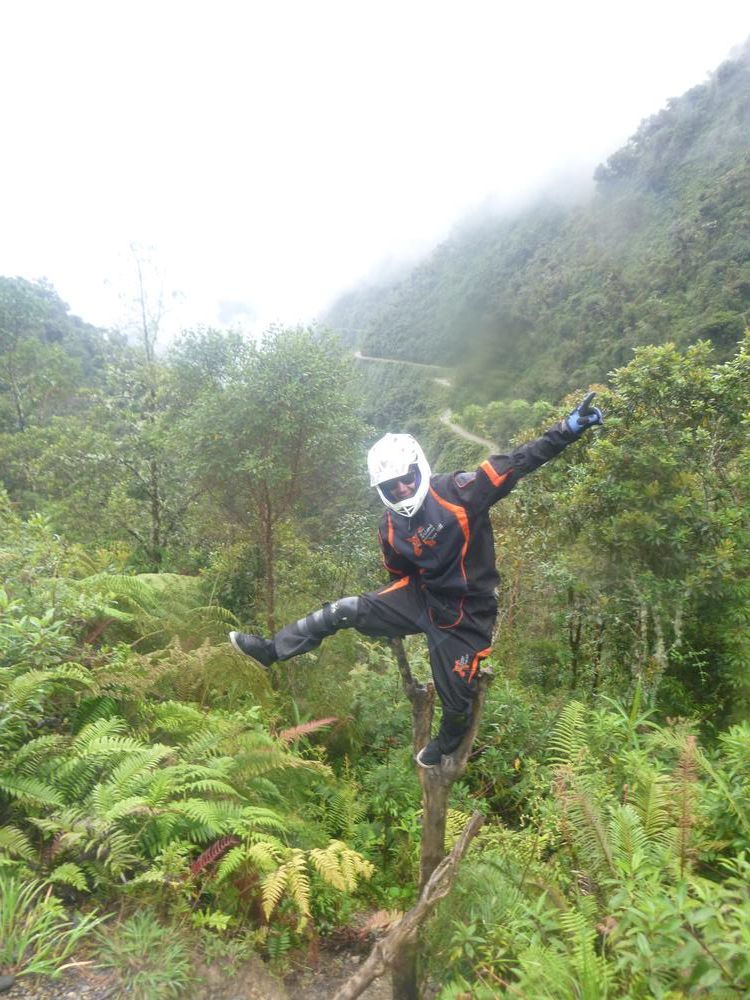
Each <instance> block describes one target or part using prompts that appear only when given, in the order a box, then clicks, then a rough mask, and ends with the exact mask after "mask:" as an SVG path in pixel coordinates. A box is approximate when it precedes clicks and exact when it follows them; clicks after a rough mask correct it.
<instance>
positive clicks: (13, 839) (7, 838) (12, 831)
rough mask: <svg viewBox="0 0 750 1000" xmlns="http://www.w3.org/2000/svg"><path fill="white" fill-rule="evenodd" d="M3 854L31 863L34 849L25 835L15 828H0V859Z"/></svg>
mask: <svg viewBox="0 0 750 1000" xmlns="http://www.w3.org/2000/svg"><path fill="white" fill-rule="evenodd" d="M4 854H5V855H9V856H10V857H12V858H23V860H24V861H31V859H32V858H33V857H34V848H33V847H32V846H31V841H30V840H29V838H28V837H27V836H26V834H25V833H23V831H21V830H19V829H18V828H17V827H15V826H0V857H2V856H3V855H4Z"/></svg>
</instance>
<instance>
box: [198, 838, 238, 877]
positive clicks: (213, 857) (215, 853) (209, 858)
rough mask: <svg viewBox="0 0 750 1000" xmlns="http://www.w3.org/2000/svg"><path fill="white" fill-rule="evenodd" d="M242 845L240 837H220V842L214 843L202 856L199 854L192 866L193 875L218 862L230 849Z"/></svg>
mask: <svg viewBox="0 0 750 1000" xmlns="http://www.w3.org/2000/svg"><path fill="white" fill-rule="evenodd" d="M239 843H240V838H239V837H234V836H228V837H219V839H218V840H216V841H214V843H213V844H211V846H210V847H207V848H206V849H205V851H203V853H202V854H199V855H198V857H197V858H196V859H195V861H194V862H193V863H192V865H191V866H190V871H191V872H192V874H193V875H197V874H198V873H199V872H201V871H203V869H204V868H205V867H206V866H207V865H210V864H213V862H214V861H218V860H219V858H220V857H221V856H222V854H224V852H225V851H228V850H229V848H230V847H236V846H237V844H239Z"/></svg>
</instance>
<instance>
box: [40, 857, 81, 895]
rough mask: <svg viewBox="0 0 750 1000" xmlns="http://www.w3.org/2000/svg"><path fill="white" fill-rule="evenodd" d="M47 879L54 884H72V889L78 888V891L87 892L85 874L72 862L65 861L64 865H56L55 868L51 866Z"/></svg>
mask: <svg viewBox="0 0 750 1000" xmlns="http://www.w3.org/2000/svg"><path fill="white" fill-rule="evenodd" d="M47 881H48V882H51V883H53V884H54V885H72V886H73V888H74V889H78V890H79V891H80V892H87V891H88V887H89V886H88V882H87V881H86V876H85V874H84V873H83V871H82V870H81V868H79V866H78V865H75V864H73V863H72V862H67V863H66V864H64V865H58V867H57V868H53V870H52V871H51V872H50V873H49V875H48V876H47Z"/></svg>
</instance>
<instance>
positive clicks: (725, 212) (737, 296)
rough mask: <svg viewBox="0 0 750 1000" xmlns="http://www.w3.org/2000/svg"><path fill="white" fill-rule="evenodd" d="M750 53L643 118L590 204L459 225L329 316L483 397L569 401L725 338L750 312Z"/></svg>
mask: <svg viewBox="0 0 750 1000" xmlns="http://www.w3.org/2000/svg"><path fill="white" fill-rule="evenodd" d="M749 149H750V44H746V45H745V47H744V48H743V50H742V52H741V53H740V54H739V55H738V57H737V58H736V59H735V60H733V61H731V62H727V63H725V64H724V65H722V66H721V67H720V68H719V69H718V70H717V71H716V72H715V73H714V74H713V75H712V76H711V77H710V79H709V80H708V81H707V82H706V83H703V84H701V85H700V86H696V87H694V88H693V89H692V90H690V91H688V92H687V93H686V94H684V95H683V96H682V97H679V98H676V99H674V100H671V101H669V102H668V105H667V107H665V108H664V109H662V110H661V111H659V112H658V113H657V114H655V115H654V116H653V117H651V118H649V119H647V120H646V121H644V122H643V123H642V125H641V126H640V128H639V129H638V131H637V132H636V134H635V135H634V136H633V137H632V138H631V139H630V141H629V142H628V144H627V145H626V146H625V147H624V148H622V149H620V150H618V151H617V152H615V153H614V154H613V155H612V156H611V157H610V159H609V160H608V161H607V163H606V164H605V165H602V166H600V167H599V168H598V169H597V171H596V175H595V179H596V192H595V194H594V195H593V196H592V197H591V199H590V200H589V201H587V202H586V203H585V204H580V205H578V206H577V207H574V208H564V207H560V206H559V205H557V204H555V203H553V202H551V201H547V202H545V201H542V202H540V203H539V204H537V205H536V206H535V207H533V208H531V209H529V210H526V211H523V212H520V213H519V214H517V215H515V216H512V215H509V216H504V217H499V218H485V219H484V220H483V221H482V222H480V223H466V224H465V225H464V226H463V227H459V228H458V229H457V230H456V231H455V232H454V234H453V235H452V236H451V238H450V239H448V240H447V241H446V242H445V243H443V244H442V245H441V246H439V247H438V248H437V249H436V250H435V251H434V252H433V253H432V254H431V255H430V256H429V257H427V258H426V259H425V260H424V261H423V262H422V263H421V264H419V265H418V266H416V267H415V268H414V269H413V270H412V271H411V272H410V273H408V274H407V275H406V276H405V277H402V278H401V279H400V280H398V281H396V282H394V283H392V284H390V285H386V286H383V287H380V288H373V287H370V288H367V289H364V290H361V291H360V290H358V289H355V290H353V291H351V292H350V293H349V294H347V295H346V296H344V297H342V298H341V299H340V300H339V301H338V302H337V303H336V304H335V305H334V307H333V308H332V309H331V310H330V313H329V315H328V316H327V322H328V323H329V324H330V326H332V327H333V329H335V330H337V331H339V332H341V333H342V335H344V337H345V338H346V339H347V340H348V341H349V342H351V343H356V344H358V345H360V346H361V348H362V350H363V351H364V352H365V353H367V354H372V355H381V356H386V357H402V358H408V359H411V360H414V361H428V362H432V363H435V364H446V365H454V366H456V367H457V368H458V379H457V384H458V390H459V392H460V394H461V398H462V399H463V400H464V402H465V400H466V396H467V394H470V395H471V397H472V398H473V399H475V400H476V401H479V402H487V401H488V400H491V399H496V400H500V399H504V398H509V397H516V398H518V397H520V398H526V399H528V400H530V401H533V400H535V399H538V398H545V399H557V398H559V396H560V395H561V394H562V393H563V392H564V391H565V390H566V389H567V387H568V386H572V385H585V384H588V383H589V382H592V381H599V382H600V381H603V380H604V379H605V377H606V375H607V373H608V372H609V371H610V370H611V369H612V368H614V367H617V366H618V365H621V364H624V363H626V362H627V361H628V360H629V359H630V358H631V357H632V350H633V348H634V347H636V346H639V345H642V344H654V343H656V344H658V343H664V342H666V341H674V342H676V343H678V344H682V345H684V344H688V343H691V342H692V341H694V340H696V339H698V338H701V337H702V338H706V339H708V340H710V341H711V342H712V343H713V344H714V345H715V346H716V348H717V350H718V351H719V355H720V356H722V357H727V356H729V355H730V354H731V353H732V351H733V350H734V345H735V344H736V342H737V341H738V340H739V338H740V337H741V336H742V332H743V330H744V328H745V326H746V324H747V318H748V314H750V251H749V250H748V247H750V154H749V153H748V150H749Z"/></svg>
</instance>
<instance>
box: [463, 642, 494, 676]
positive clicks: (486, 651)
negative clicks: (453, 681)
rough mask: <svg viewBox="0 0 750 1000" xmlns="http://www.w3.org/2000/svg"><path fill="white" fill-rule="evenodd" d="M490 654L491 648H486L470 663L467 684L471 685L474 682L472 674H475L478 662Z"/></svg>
mask: <svg viewBox="0 0 750 1000" xmlns="http://www.w3.org/2000/svg"><path fill="white" fill-rule="evenodd" d="M491 652H492V646H488V647H487V649H483V650H481V651H480V652H479V653H477V654H476V656H475V657H474V659H473V660H472V661H471V670H470V671H469V683H471V682H472V681H473V680H474V674H475V673H476V672H477V668H478V667H479V661H480V660H484V659H485V658H486V657H487V656H489V655H490V653H491Z"/></svg>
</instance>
